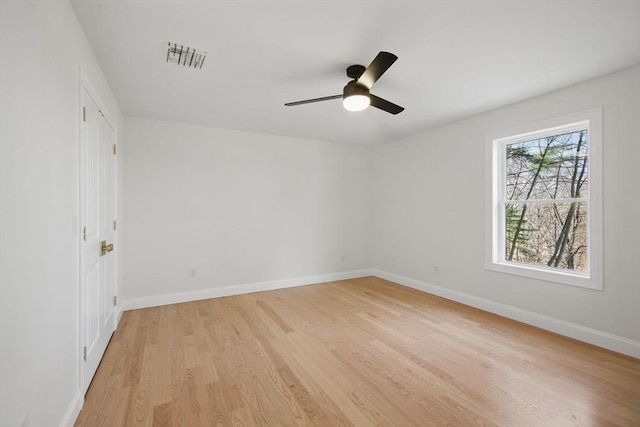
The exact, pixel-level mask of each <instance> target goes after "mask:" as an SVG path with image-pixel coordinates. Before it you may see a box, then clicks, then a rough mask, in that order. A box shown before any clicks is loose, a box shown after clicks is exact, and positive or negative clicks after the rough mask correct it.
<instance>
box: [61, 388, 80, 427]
mask: <svg viewBox="0 0 640 427" xmlns="http://www.w3.org/2000/svg"><path fill="white" fill-rule="evenodd" d="M83 405H84V397H83V396H82V394H80V391H76V394H75V396H73V399H72V400H71V403H69V406H68V407H67V410H66V411H65V413H64V416H63V417H62V421H60V424H59V426H60V427H73V425H74V424H75V423H76V419H77V418H78V415H79V414H80V410H81V409H82V406H83Z"/></svg>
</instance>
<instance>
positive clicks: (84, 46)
mask: <svg viewBox="0 0 640 427" xmlns="http://www.w3.org/2000/svg"><path fill="white" fill-rule="evenodd" d="M0 62H1V64H2V72H1V73H0V129H1V130H0V141H1V144H0V150H1V154H0V221H1V222H0V233H1V235H2V238H1V239H0V282H1V284H0V378H1V381H0V425H1V426H3V427H5V426H16V425H19V424H20V423H22V422H23V421H24V420H25V418H26V417H28V420H27V422H26V424H27V425H29V426H31V427H37V426H57V425H60V424H61V423H65V422H71V423H72V422H73V421H74V419H75V418H74V411H76V410H77V409H78V407H77V405H78V404H79V403H80V402H81V400H79V398H81V397H82V396H80V395H78V386H79V384H78V367H79V355H80V347H79V343H78V256H77V249H78V245H77V243H78V237H77V235H76V236H74V232H77V230H72V223H73V217H74V216H77V214H78V173H77V172H78V133H79V127H80V124H79V117H80V105H79V97H80V81H79V77H80V67H82V68H83V70H84V72H85V74H86V75H87V76H88V78H89V79H90V80H91V82H92V83H93V85H94V87H95V89H96V91H97V92H98V95H99V96H100V97H101V99H102V101H103V102H104V103H105V104H106V109H107V111H108V112H109V113H110V114H111V116H112V117H113V118H114V119H116V121H117V124H118V125H120V121H121V118H120V112H119V110H118V106H117V104H116V102H115V100H114V98H113V97H112V95H111V92H110V91H109V89H108V87H107V85H106V83H105V80H104V78H103V76H102V73H101V72H100V70H99V68H98V66H97V64H96V62H95V60H94V58H93V54H92V52H91V50H90V48H89V45H88V43H87V41H86V39H85V37H84V34H83V32H82V30H81V29H80V25H79V24H78V22H77V20H76V17H75V14H74V13H73V11H72V8H71V6H70V5H69V4H68V3H67V2H66V1H7V0H2V1H0Z"/></svg>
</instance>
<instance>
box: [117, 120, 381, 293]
mask: <svg viewBox="0 0 640 427" xmlns="http://www.w3.org/2000/svg"><path fill="white" fill-rule="evenodd" d="M124 137H125V140H126V145H127V149H126V153H125V160H124V162H125V166H124V167H125V176H126V186H125V190H124V193H125V194H124V198H125V201H124V203H125V206H126V219H125V226H126V229H127V232H126V234H125V240H124V246H125V250H126V256H125V269H126V271H127V274H126V276H125V279H124V280H125V282H124V297H125V298H127V299H132V298H138V299H140V298H147V301H149V300H148V297H152V296H157V295H162V294H174V293H183V292H188V291H199V290H206V289H219V288H228V287H233V286H236V287H237V286H240V285H249V284H255V283H262V282H265V281H282V280H285V279H292V278H296V279H304V278H308V277H311V276H313V277H315V276H321V275H327V274H335V273H343V272H348V271H353V270H359V269H363V268H369V267H370V265H371V257H370V250H371V242H370V238H371V203H370V194H371V192H370V183H369V180H370V161H371V150H370V149H368V148H364V147H359V146H348V145H341V144H334V143H327V142H317V141H309V140H302V139H293V138H284V137H277V136H269V135H263V134H253V133H246V132H238V131H230V130H222V129H215V128H209V127H200V126H194V125H188V124H178V123H170V122H165V121H155V120H147V119H138V118H126V120H125V135H124ZM342 255H344V258H342ZM189 269H195V270H196V278H193V279H190V278H189V277H188V270H189ZM192 295H194V294H192ZM200 295H203V296H207V295H212V294H210V293H203V294H200ZM153 301H157V300H153ZM170 301H175V299H167V300H166V302H170ZM139 305H146V304H145V303H144V302H142V303H141V304H138V305H135V304H134V306H139ZM129 306H131V305H129Z"/></svg>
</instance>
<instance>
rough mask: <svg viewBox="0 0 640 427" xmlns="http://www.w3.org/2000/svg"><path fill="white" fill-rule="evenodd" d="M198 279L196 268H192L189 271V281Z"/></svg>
mask: <svg viewBox="0 0 640 427" xmlns="http://www.w3.org/2000/svg"><path fill="white" fill-rule="evenodd" d="M195 278H196V269H195V268H190V269H189V279H195Z"/></svg>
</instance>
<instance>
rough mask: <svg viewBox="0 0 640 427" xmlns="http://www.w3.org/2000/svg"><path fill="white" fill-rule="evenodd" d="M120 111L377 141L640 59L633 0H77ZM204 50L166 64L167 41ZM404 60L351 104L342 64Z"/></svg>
mask: <svg viewBox="0 0 640 427" xmlns="http://www.w3.org/2000/svg"><path fill="white" fill-rule="evenodd" d="M72 5H73V7H74V9H75V12H76V14H77V15H78V18H79V20H80V22H81V24H82V26H83V28H84V31H85V33H86V34H87V37H88V39H89V42H90V43H91V45H92V47H93V49H94V51H95V54H96V56H97V57H98V61H99V63H100V65H101V67H102V69H103V71H104V73H105V75H106V77H107V80H108V81H109V83H110V85H111V87H112V89H113V91H114V93H115V95H116V98H117V99H118V101H119V103H120V106H121V108H122V110H123V113H124V114H125V115H131V116H139V117H148V118H155V119H163V120H173V121H179V122H187V123H193V124H200V125H207V126H214V127H220V128H229V129H237V130H244V131H251V132H262V133H269V134H276V135H284V136H292V137H300V138H309V139H316V140H323V141H336V142H344V143H356V144H364V145H377V144H381V143H384V142H388V141H392V140H396V139H399V138H402V137H405V136H408V135H411V134H415V133H417V132H420V131H423V130H425V129H428V128H430V127H433V126H436V125H439V124H443V123H446V122H450V121H453V120H457V119H460V118H463V117H467V116H470V115H473V114H477V113H480V112H483V111H487V110H490V109H494V108H496V107H500V106H503V105H507V104H510V103H513V102H517V101H520V100H523V99H526V98H530V97H533V96H536V95H540V94H543V93H546V92H549V91H552V90H554V89H558V88H561V87H565V86H568V85H571V84H574V83H578V82H581V81H584V80H588V79H590V78H593V77H597V76H601V75H603V74H607V73H609V72H612V71H616V70H619V69H622V68H625V67H629V66H631V65H634V64H637V63H639V62H640V2H639V1H637V0H602V1H587V0H573V1H572V0H548V1H545V0H539V1H533V0H502V1H482V0H449V1H429V0H423V1H402V0H377V1H370V0H369V1H367V0H351V1H349V0H343V1H337V0H307V1H305V0H280V1H269V0H262V1H259V0H236V1H221V0H209V1H192V0H181V1H178V0H174V1H162V0H154V1H150V0H128V1H127V0H102V1H100V0H72ZM169 41H170V42H177V43H179V44H185V45H189V46H191V47H194V48H196V49H202V50H206V51H207V52H208V56H207V59H206V62H205V65H204V67H203V68H202V69H198V70H194V69H189V68H185V67H182V66H177V65H176V64H172V63H166V62H165V58H166V45H167V42H169ZM381 50H386V51H389V52H392V53H395V54H396V55H398V57H399V59H398V61H397V62H396V63H395V64H394V65H393V66H392V67H391V68H390V69H389V70H388V71H387V73H386V74H385V75H384V76H383V77H382V78H381V79H380V80H379V81H378V82H377V83H376V85H375V86H374V87H373V89H372V91H371V92H372V93H374V94H376V95H378V96H380V97H382V98H385V99H388V100H389V101H392V102H394V103H396V104H399V105H401V106H403V107H405V108H406V110H405V111H404V112H402V113H400V114H399V115H397V116H393V115H391V114H388V113H385V112H383V111H381V110H378V109H375V108H369V109H367V110H365V111H363V112H358V113H354V112H347V111H346V110H344V109H343V108H342V105H341V102H340V100H333V101H326V102H322V103H316V104H308V105H302V106H297V107H285V106H284V105H283V104H284V103H285V102H290V101H298V100H302V99H307V98H316V97H322V96H328V95H336V94H340V93H341V92H342V87H343V86H344V85H345V84H346V83H347V81H348V78H347V76H346V74H345V69H346V67H347V66H349V65H352V64H362V65H365V66H366V65H368V64H369V63H370V62H371V60H372V59H373V58H374V57H375V55H376V54H377V53H378V52H379V51H381Z"/></svg>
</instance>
